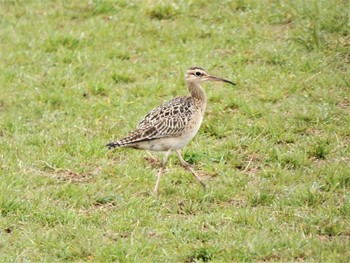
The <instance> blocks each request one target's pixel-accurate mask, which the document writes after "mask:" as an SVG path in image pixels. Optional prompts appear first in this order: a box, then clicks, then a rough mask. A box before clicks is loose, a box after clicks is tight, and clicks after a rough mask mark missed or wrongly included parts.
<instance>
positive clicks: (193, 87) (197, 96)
mask: <svg viewBox="0 0 350 263" xmlns="http://www.w3.org/2000/svg"><path fill="white" fill-rule="evenodd" d="M187 87H188V91H189V92H190V93H191V97H192V98H193V99H194V101H196V102H197V103H199V104H203V105H204V107H205V105H206V102H207V96H206V95H205V91H204V89H203V88H202V86H201V85H200V84H199V83H194V82H187Z"/></svg>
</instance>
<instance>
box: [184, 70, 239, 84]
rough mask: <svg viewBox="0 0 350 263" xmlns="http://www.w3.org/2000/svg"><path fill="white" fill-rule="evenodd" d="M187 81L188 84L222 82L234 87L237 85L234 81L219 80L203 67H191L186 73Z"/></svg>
mask: <svg viewBox="0 0 350 263" xmlns="http://www.w3.org/2000/svg"><path fill="white" fill-rule="evenodd" d="M185 80H186V82H187V83H198V84H200V83H202V82H205V81H222V82H226V83H230V84H232V85H236V84H235V83H233V82H232V81H229V80H227V79H223V78H218V77H214V76H210V75H209V73H208V72H207V71H206V70H205V69H204V68H201V67H191V68H189V69H188V70H187V71H186V74H185Z"/></svg>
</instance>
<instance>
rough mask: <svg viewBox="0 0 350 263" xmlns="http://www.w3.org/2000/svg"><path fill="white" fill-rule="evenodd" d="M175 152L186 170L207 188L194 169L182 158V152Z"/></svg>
mask: <svg viewBox="0 0 350 263" xmlns="http://www.w3.org/2000/svg"><path fill="white" fill-rule="evenodd" d="M175 152H176V154H177V156H178V157H179V160H180V163H181V165H182V166H183V167H185V168H186V169H188V170H189V171H190V172H191V173H192V174H193V176H194V177H195V178H196V179H197V181H198V182H199V183H200V184H201V185H202V186H203V187H204V188H205V184H204V183H203V182H202V180H201V178H200V177H199V176H198V175H197V174H196V172H195V171H194V170H193V169H192V167H191V166H190V165H189V164H188V163H187V162H186V161H185V160H184V159H183V158H182V156H181V153H180V151H179V150H177V151H175Z"/></svg>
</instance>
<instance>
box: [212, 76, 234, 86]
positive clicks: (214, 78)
mask: <svg viewBox="0 0 350 263" xmlns="http://www.w3.org/2000/svg"><path fill="white" fill-rule="evenodd" d="M208 80H212V81H222V82H226V83H230V84H231V85H234V86H236V84H235V83H233V82H232V81H229V80H227V79H222V78H218V77H214V76H208Z"/></svg>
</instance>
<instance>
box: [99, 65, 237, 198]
mask: <svg viewBox="0 0 350 263" xmlns="http://www.w3.org/2000/svg"><path fill="white" fill-rule="evenodd" d="M185 80H186V84H187V88H188V90H189V92H190V96H181V97H176V98H174V99H172V100H170V101H168V102H166V103H164V104H162V105H160V106H158V107H157V108H155V109H153V110H152V111H151V112H150V113H148V114H147V115H146V116H145V117H144V118H143V120H142V121H141V122H140V123H139V125H138V126H137V127H136V129H135V130H134V131H132V132H130V133H129V135H128V136H127V137H125V138H123V139H120V140H117V141H115V142H111V143H108V144H107V145H106V146H107V147H108V148H109V149H111V148H116V147H128V148H134V149H140V150H146V151H147V150H150V151H162V152H165V154H164V157H163V159H162V162H161V166H160V168H159V172H158V175H157V182H156V185H155V187H154V193H155V194H156V193H157V191H158V187H159V181H160V177H161V176H162V173H163V169H164V167H165V165H166V161H167V159H168V156H169V155H170V154H171V153H172V152H173V151H175V153H176V154H177V156H178V158H179V160H180V163H181V165H182V166H183V167H185V168H186V169H188V170H189V171H190V172H191V173H192V175H193V176H194V177H195V178H196V180H197V181H198V182H199V183H200V184H201V185H202V186H203V187H204V188H205V185H204V183H203V182H202V180H201V178H200V177H199V176H198V175H197V173H196V172H195V171H194V170H193V169H192V167H191V166H190V165H189V164H188V163H187V162H186V161H185V160H184V159H183V158H182V156H181V153H180V149H182V148H183V147H184V146H185V145H186V144H187V143H188V142H189V141H190V140H191V139H193V137H194V136H195V135H196V134H197V132H198V130H199V127H200V126H201V123H202V119H203V115H204V112H205V108H206V104H207V98H206V94H205V91H204V89H203V88H202V86H201V84H202V82H206V81H222V82H227V83H230V84H232V85H236V84H234V83H233V82H231V81H229V80H226V79H223V78H218V77H214V76H210V75H209V74H208V72H207V71H206V70H205V69H203V68H201V67H191V68H189V69H188V70H187V71H186V74H185Z"/></svg>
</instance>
